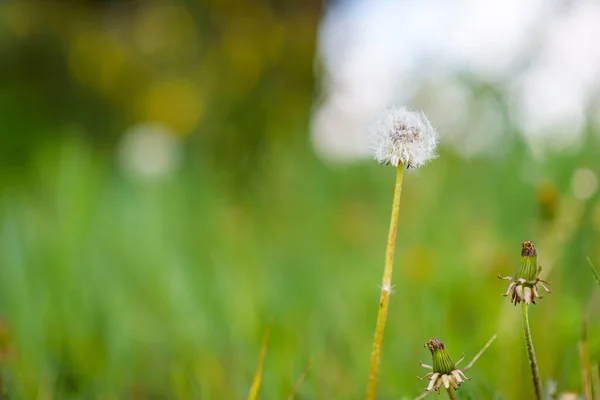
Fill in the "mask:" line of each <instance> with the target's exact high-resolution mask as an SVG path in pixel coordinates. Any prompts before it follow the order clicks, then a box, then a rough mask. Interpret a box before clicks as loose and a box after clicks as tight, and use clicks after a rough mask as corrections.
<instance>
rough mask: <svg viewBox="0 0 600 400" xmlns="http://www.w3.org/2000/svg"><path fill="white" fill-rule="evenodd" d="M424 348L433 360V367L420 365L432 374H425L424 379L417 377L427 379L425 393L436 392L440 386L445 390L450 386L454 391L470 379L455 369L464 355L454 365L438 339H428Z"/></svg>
mask: <svg viewBox="0 0 600 400" xmlns="http://www.w3.org/2000/svg"><path fill="white" fill-rule="evenodd" d="M425 347H427V348H429V351H431V358H432V359H433V366H431V365H427V364H423V363H421V366H422V367H424V368H427V369H430V370H432V372H429V373H427V375H425V376H424V377H422V378H420V377H419V379H420V380H423V379H425V378H428V379H429V385H428V386H427V391H431V390H438V389H439V388H440V387H442V385H443V386H444V387H445V388H446V389H449V388H450V386H452V387H453V388H454V390H456V389H458V387H459V386H460V384H461V383H462V382H464V381H465V380H469V379H470V378H467V377H466V376H465V374H464V373H463V372H462V371H461V370H459V369H457V368H456V366H457V365H458V364H459V363H460V362H461V361H462V360H464V358H465V356H464V354H463V356H462V358H461V359H460V360H458V361H457V362H456V364H455V363H453V362H452V359H451V358H450V355H449V354H448V351H447V350H446V346H444V343H442V342H441V341H440V340H439V339H438V338H433V339H429V340H428V341H427V343H425Z"/></svg>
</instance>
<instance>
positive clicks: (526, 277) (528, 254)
mask: <svg viewBox="0 0 600 400" xmlns="http://www.w3.org/2000/svg"><path fill="white" fill-rule="evenodd" d="M541 273H542V267H541V266H540V265H538V263H537V251H536V250H535V246H534V245H533V243H531V242H523V243H521V264H520V268H519V271H518V273H517V278H516V279H515V278H513V277H511V276H505V277H502V276H500V275H499V274H498V278H500V279H504V280H507V281H511V282H510V285H509V286H508V290H507V291H506V293H505V294H504V296H510V301H511V302H512V303H513V304H514V305H517V304H519V303H520V302H522V301H524V302H525V304H527V305H529V304H531V303H533V304H537V302H536V300H537V299H541V298H542V296H540V294H539V291H538V285H540V286H542V288H544V289H545V290H546V292H548V293H550V289H548V287H546V285H549V284H550V283H551V282H546V281H545V280H542V279H540V274H541Z"/></svg>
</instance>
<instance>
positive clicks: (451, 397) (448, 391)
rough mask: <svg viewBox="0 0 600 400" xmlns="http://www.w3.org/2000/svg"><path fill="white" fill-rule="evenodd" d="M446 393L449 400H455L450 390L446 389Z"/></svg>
mask: <svg viewBox="0 0 600 400" xmlns="http://www.w3.org/2000/svg"><path fill="white" fill-rule="evenodd" d="M446 392H447V393H448V397H450V399H451V400H456V396H455V395H454V392H453V390H452V389H450V388H446Z"/></svg>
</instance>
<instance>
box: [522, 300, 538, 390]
mask: <svg viewBox="0 0 600 400" xmlns="http://www.w3.org/2000/svg"><path fill="white" fill-rule="evenodd" d="M522 307H523V331H524V332H525V346H526V347H527V356H528V357H529V366H530V367H531V375H532V377H533V388H534V389H535V398H536V399H537V400H542V380H541V379H540V370H539V368H538V364H537V359H536V358H535V349H534V348H533V340H532V338H531V329H530V328H529V312H528V308H529V306H528V305H527V303H525V302H523V305H522Z"/></svg>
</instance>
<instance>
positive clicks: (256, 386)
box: [248, 329, 271, 400]
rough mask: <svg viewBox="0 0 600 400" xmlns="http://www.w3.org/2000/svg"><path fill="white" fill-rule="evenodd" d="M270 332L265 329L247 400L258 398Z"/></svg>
mask: <svg viewBox="0 0 600 400" xmlns="http://www.w3.org/2000/svg"><path fill="white" fill-rule="evenodd" d="M270 332H271V330H270V329H267V331H266V332H265V336H264V337H263V341H262V345H261V347H260V354H259V355H258V362H257V363H256V371H255V372H254V379H252V386H251V387H250V392H249V393H248V400H256V399H257V398H258V391H259V390H260V382H261V380H262V370H263V363H264V361H265V354H267V345H268V344H269V334H270Z"/></svg>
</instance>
